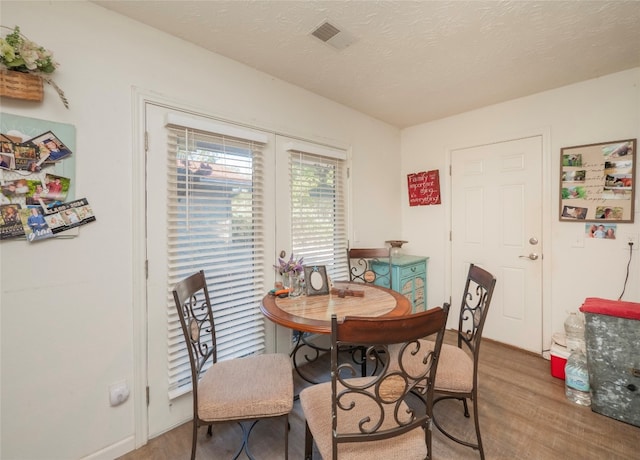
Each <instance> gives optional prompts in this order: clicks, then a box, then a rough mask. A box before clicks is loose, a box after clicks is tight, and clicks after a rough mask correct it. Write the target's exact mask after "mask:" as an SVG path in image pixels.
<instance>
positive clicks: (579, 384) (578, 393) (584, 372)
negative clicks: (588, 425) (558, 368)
mask: <svg viewBox="0 0 640 460" xmlns="http://www.w3.org/2000/svg"><path fill="white" fill-rule="evenodd" d="M564 374H565V381H564V382H565V390H564V392H565V395H566V396H567V399H568V400H569V401H571V402H574V403H576V404H580V405H581V406H590V405H591V393H590V387H589V369H588V368H587V357H586V356H585V355H584V352H583V350H582V348H581V347H580V348H576V349H575V350H574V351H573V352H571V355H570V356H569V358H567V364H566V365H565V368H564Z"/></svg>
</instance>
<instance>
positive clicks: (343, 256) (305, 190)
mask: <svg viewBox="0 0 640 460" xmlns="http://www.w3.org/2000/svg"><path fill="white" fill-rule="evenodd" d="M289 181H290V187H291V189H290V190H291V235H292V251H293V253H294V254H296V256H299V257H304V263H305V265H310V264H313V265H325V266H326V268H327V273H328V274H329V276H331V278H333V279H347V276H348V272H347V231H346V227H347V226H346V212H345V207H346V206H345V202H346V196H345V189H346V165H345V160H344V159H343V158H342V156H340V155H331V156H323V155H314V154H310V153H305V152H301V151H291V150H290V154H289Z"/></svg>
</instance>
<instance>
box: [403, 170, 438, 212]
mask: <svg viewBox="0 0 640 460" xmlns="http://www.w3.org/2000/svg"><path fill="white" fill-rule="evenodd" d="M407 182H408V188H409V206H426V205H430V204H440V175H439V172H438V170H437V169H434V170H433V171H422V172H419V173H415V174H407Z"/></svg>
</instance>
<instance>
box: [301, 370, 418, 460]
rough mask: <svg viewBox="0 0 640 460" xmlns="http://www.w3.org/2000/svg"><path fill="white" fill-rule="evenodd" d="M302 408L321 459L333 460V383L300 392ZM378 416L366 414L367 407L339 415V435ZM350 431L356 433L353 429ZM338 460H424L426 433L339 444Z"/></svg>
mask: <svg viewBox="0 0 640 460" xmlns="http://www.w3.org/2000/svg"><path fill="white" fill-rule="evenodd" d="M357 380H362V379H355V381H357ZM300 405H301V407H302V410H303V412H304V415H305V418H306V420H307V424H308V425H309V429H310V430H311V433H312V434H313V438H314V440H315V442H316V446H317V447H318V451H319V452H320V455H321V456H322V458H324V459H330V458H331V456H332V455H331V453H332V447H331V446H332V443H331V442H332V441H331V436H332V435H331V382H326V383H321V384H318V385H313V386H310V387H307V388H305V389H304V390H302V392H300ZM365 406H366V405H365ZM371 406H373V403H372V404H371ZM371 406H370V407H371ZM405 407H406V406H405ZM375 413H377V410H376V409H375V408H374V407H371V409H370V410H367V408H366V407H363V406H360V405H358V406H357V407H356V409H354V410H351V411H347V412H345V411H340V412H339V414H338V432H340V431H341V427H345V426H346V427H349V428H351V427H354V426H356V424H357V422H358V421H359V420H361V419H362V418H363V417H364V416H365V415H367V414H375ZM386 417H391V418H392V417H393V414H391V413H389V414H387V416H386ZM387 419H388V418H387ZM383 426H388V423H387V422H386V421H385V422H384V425H383ZM343 430H344V429H343ZM349 431H351V432H353V431H354V430H352V429H350V430H349ZM338 457H339V458H340V459H341V460H345V459H349V460H353V459H355V460H371V459H376V458H377V459H385V460H387V459H396V458H397V459H402V460H413V459H416V460H418V459H420V460H423V459H425V458H426V457H427V445H426V440H425V433H424V431H423V430H422V428H416V429H414V430H411V431H409V432H407V433H404V434H402V435H400V436H396V437H394V438H390V439H385V440H380V441H370V442H352V443H342V444H338Z"/></svg>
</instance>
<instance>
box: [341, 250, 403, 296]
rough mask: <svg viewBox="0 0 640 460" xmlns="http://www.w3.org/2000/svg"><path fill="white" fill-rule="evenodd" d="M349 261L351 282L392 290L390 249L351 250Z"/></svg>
mask: <svg viewBox="0 0 640 460" xmlns="http://www.w3.org/2000/svg"><path fill="white" fill-rule="evenodd" d="M347 260H348V263H349V281H353V282H359V283H369V284H378V285H381V286H384V287H386V288H391V286H392V284H391V275H392V271H391V249H390V248H349V249H347ZM383 260H384V261H383Z"/></svg>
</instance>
